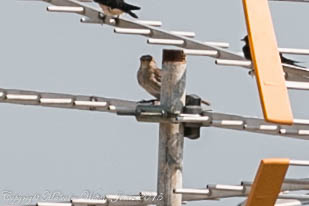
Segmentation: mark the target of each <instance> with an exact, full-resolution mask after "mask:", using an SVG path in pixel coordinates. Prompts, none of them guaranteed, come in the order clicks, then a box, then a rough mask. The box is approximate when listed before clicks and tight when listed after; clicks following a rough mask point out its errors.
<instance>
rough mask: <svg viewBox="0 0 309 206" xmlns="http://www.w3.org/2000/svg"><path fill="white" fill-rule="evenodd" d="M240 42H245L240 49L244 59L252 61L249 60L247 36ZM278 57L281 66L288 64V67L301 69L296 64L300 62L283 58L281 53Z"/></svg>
mask: <svg viewBox="0 0 309 206" xmlns="http://www.w3.org/2000/svg"><path fill="white" fill-rule="evenodd" d="M242 41H244V42H245V45H244V46H243V48H242V51H243V53H244V55H245V58H246V59H249V60H252V59H251V52H250V47H249V39H248V35H247V36H245V37H244V38H243V39H242ZM279 55H280V59H281V63H283V64H290V65H293V66H297V67H302V66H299V65H298V64H297V63H301V62H299V61H295V60H292V59H288V58H286V57H284V56H283V55H282V53H281V52H280V53H279Z"/></svg>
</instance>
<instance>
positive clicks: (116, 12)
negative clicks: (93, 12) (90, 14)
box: [94, 0, 141, 18]
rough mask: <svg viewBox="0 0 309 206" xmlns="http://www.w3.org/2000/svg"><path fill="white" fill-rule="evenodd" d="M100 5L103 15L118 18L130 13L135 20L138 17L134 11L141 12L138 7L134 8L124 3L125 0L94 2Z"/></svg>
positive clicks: (100, 0) (96, 0)
mask: <svg viewBox="0 0 309 206" xmlns="http://www.w3.org/2000/svg"><path fill="white" fill-rule="evenodd" d="M94 1H95V2H96V3H98V4H99V5H100V7H101V8H102V10H103V13H104V14H105V15H107V16H117V17H119V16H120V15H121V14H123V13H128V14H129V15H130V16H132V17H134V18H138V16H137V15H136V14H135V13H133V12H132V11H133V10H140V9H141V8H140V7H138V6H134V5H131V4H128V3H126V2H124V0H94Z"/></svg>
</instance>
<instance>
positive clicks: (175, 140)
mask: <svg viewBox="0 0 309 206" xmlns="http://www.w3.org/2000/svg"><path fill="white" fill-rule="evenodd" d="M162 69H163V72H164V73H165V75H164V76H163V79H162V89H161V98H160V104H161V106H163V107H165V108H166V110H167V111H168V112H169V113H171V114H180V113H181V111H182V109H183V106H184V104H185V85H186V60H185V55H184V53H183V51H181V50H164V51H163V63H162ZM183 143H184V127H183V125H182V124H171V123H160V137H159V164H158V165H159V166H158V182H157V183H158V187H157V189H158V191H157V193H158V194H163V202H160V203H159V204H158V206H181V204H182V196H181V194H175V193H174V192H173V191H174V190H175V189H177V188H182V167H183V165H182V161H183Z"/></svg>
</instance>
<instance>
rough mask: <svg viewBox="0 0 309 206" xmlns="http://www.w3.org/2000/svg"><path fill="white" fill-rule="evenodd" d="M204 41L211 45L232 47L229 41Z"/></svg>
mask: <svg viewBox="0 0 309 206" xmlns="http://www.w3.org/2000/svg"><path fill="white" fill-rule="evenodd" d="M204 43H205V44H207V45H210V46H215V47H220V48H226V49H227V48H229V47H230V44H229V43H227V42H204Z"/></svg>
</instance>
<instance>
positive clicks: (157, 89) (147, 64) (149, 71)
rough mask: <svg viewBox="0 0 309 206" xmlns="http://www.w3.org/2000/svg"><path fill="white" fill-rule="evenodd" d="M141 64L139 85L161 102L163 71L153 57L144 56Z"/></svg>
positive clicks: (207, 103) (204, 102)
mask: <svg viewBox="0 0 309 206" xmlns="http://www.w3.org/2000/svg"><path fill="white" fill-rule="evenodd" d="M140 62H141V64H140V67H139V70H138V72H137V81H138V84H139V85H140V86H141V87H143V88H144V89H145V90H146V91H147V92H148V93H149V94H151V95H152V96H154V97H155V98H156V99H157V100H160V93H161V80H162V70H161V69H160V68H158V66H157V64H156V62H155V60H154V58H153V57H152V56H151V55H144V56H142V57H141V58H140ZM146 102H147V101H146ZM202 103H203V104H205V105H208V106H209V105H210V103H209V102H207V101H204V100H202Z"/></svg>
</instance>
